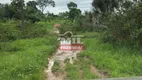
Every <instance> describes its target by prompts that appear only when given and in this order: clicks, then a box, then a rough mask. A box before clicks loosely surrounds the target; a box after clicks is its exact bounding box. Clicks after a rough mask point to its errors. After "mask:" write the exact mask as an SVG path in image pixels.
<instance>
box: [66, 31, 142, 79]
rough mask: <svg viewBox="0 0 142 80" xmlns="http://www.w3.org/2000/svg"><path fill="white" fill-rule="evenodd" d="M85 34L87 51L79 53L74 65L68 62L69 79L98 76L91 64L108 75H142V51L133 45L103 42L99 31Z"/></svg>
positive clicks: (84, 40)
mask: <svg viewBox="0 0 142 80" xmlns="http://www.w3.org/2000/svg"><path fill="white" fill-rule="evenodd" d="M88 34H89V35H90V34H91V36H87V35H88ZM93 34H94V35H93ZM83 35H85V36H86V38H84V39H83V42H84V45H85V51H84V52H83V53H80V54H79V55H78V56H79V57H78V60H77V61H75V64H74V65H71V64H68V65H67V66H66V70H67V79H69V80H78V79H94V78H98V76H96V75H95V74H93V73H91V71H90V65H93V66H95V67H96V68H97V69H98V70H99V71H100V72H102V73H105V75H107V77H128V76H141V75H142V54H141V51H138V50H136V49H133V48H131V47H126V46H118V45H115V46H114V45H112V44H110V43H102V42H101V41H100V40H99V39H98V36H97V33H84V34H83ZM89 37H91V38H89ZM93 37H94V38H93Z"/></svg>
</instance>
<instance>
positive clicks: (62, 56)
mask: <svg viewBox="0 0 142 80" xmlns="http://www.w3.org/2000/svg"><path fill="white" fill-rule="evenodd" d="M78 53H80V52H79V51H61V50H57V52H56V53H55V55H54V56H52V58H50V59H49V58H48V61H49V63H48V68H47V69H46V70H45V73H46V76H47V80H64V79H65V77H66V72H64V73H63V74H59V75H58V76H56V75H54V74H53V72H52V67H53V66H54V63H55V61H58V62H59V63H60V65H61V68H62V69H63V70H65V63H64V62H65V60H66V59H69V60H70V63H71V64H73V60H74V59H77V54H78Z"/></svg>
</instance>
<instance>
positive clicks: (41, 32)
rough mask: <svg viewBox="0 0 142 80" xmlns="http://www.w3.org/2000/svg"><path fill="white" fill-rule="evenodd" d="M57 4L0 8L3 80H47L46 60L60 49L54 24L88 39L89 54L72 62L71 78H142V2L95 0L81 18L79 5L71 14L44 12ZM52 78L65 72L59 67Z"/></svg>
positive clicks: (20, 2)
mask: <svg viewBox="0 0 142 80" xmlns="http://www.w3.org/2000/svg"><path fill="white" fill-rule="evenodd" d="M49 5H51V6H53V7H55V2H54V1H53V0H36V1H29V2H27V3H26V4H25V3H24V0H12V2H11V3H10V4H1V3H0V71H1V72H0V80H15V79H16V80H44V78H45V76H44V73H43V71H44V68H45V66H46V64H47V57H50V56H51V55H52V53H53V52H54V51H55V50H56V49H57V44H58V42H57V35H56V34H55V33H53V32H54V30H53V25H54V24H60V25H61V26H60V27H59V28H58V30H59V31H60V33H64V32H66V31H72V32H73V33H74V34H81V35H83V36H84V38H83V42H84V45H85V50H84V51H83V52H82V53H80V54H79V55H78V60H76V61H75V62H74V64H73V65H72V64H69V63H68V61H67V64H66V67H65V70H66V72H67V76H66V79H69V80H78V79H95V78H100V77H99V76H98V75H96V74H95V73H94V72H92V71H91V69H90V66H93V67H95V68H96V69H97V70H98V72H99V73H101V74H102V75H104V76H106V77H126V76H141V75H142V69H141V67H142V59H141V58H142V54H141V53H142V49H141V48H142V14H141V13H142V0H93V2H92V7H93V10H92V11H90V12H87V11H86V12H85V13H81V10H80V9H78V5H77V4H76V3H74V2H70V3H68V4H67V5H66V6H67V7H68V9H69V11H66V12H62V13H59V14H58V15H55V14H54V13H50V12H47V13H44V12H45V8H46V7H47V6H49ZM52 70H53V73H55V74H56V72H57V73H58V72H63V70H62V69H61V68H60V64H59V63H58V62H55V66H54V67H53V68H52Z"/></svg>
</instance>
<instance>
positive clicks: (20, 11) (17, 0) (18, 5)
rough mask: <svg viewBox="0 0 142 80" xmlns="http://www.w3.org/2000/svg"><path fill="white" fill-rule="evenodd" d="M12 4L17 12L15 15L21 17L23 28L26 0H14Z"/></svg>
mask: <svg viewBox="0 0 142 80" xmlns="http://www.w3.org/2000/svg"><path fill="white" fill-rule="evenodd" d="M11 6H12V8H13V11H14V12H15V15H14V17H16V18H18V19H21V28H23V27H24V8H23V7H24V0H12V2H11Z"/></svg>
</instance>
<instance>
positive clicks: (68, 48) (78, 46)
mask: <svg viewBox="0 0 142 80" xmlns="http://www.w3.org/2000/svg"><path fill="white" fill-rule="evenodd" d="M59 49H60V50H64V51H65V50H66V51H82V50H84V45H83V44H61V45H59Z"/></svg>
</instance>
